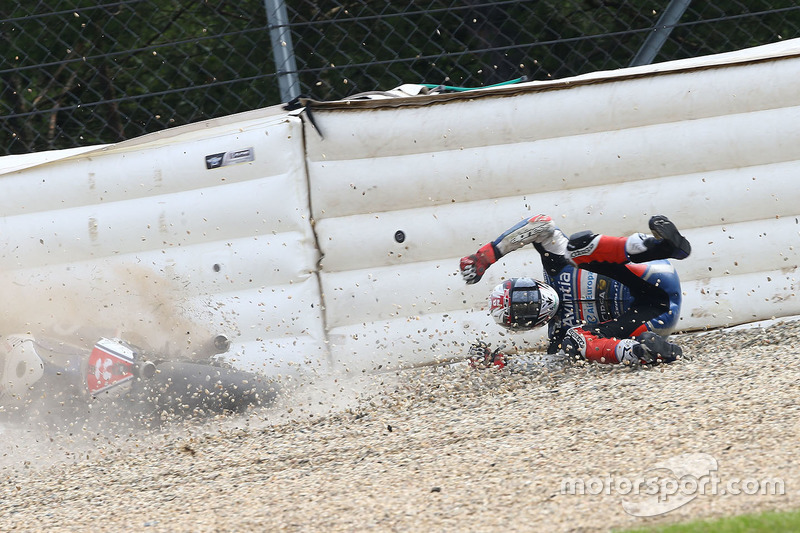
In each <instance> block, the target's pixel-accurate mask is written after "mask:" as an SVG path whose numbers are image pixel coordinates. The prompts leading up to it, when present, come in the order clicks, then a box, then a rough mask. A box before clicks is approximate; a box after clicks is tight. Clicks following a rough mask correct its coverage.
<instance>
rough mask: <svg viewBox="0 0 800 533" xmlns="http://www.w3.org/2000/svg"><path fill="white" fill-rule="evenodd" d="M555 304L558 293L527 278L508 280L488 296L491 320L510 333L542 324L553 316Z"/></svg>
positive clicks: (557, 301)
mask: <svg viewBox="0 0 800 533" xmlns="http://www.w3.org/2000/svg"><path fill="white" fill-rule="evenodd" d="M558 304H559V300H558V293H557V292H556V290H555V289H554V288H553V287H551V286H550V285H547V284H546V283H542V282H541V281H536V280H535V279H531V278H511V279H508V280H506V281H504V282H503V283H501V284H500V285H498V286H497V287H495V288H494V290H492V294H491V295H489V309H490V313H491V315H492V318H494V321H495V322H497V323H498V324H500V325H501V326H503V327H504V328H506V329H510V330H513V331H524V330H528V329H534V328H538V327H539V326H542V325H544V324H546V323H547V322H549V321H550V319H551V318H553V317H554V316H555V314H556V311H558Z"/></svg>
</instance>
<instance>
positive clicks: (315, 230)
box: [0, 40, 800, 374]
mask: <svg viewBox="0 0 800 533" xmlns="http://www.w3.org/2000/svg"><path fill="white" fill-rule="evenodd" d="M798 79H800V40H793V41H787V42H784V43H779V44H776V45H769V46H765V47H759V48H754V49H750V50H744V51H741V52H736V53H731V54H723V55H718V56H709V57H706V58H699V59H692V60H684V61H676V62H671V63H664V64H658V65H652V66H646V67H636V68H630V69H623V70H619V71H614V72H601V73H595V74H592V75H586V76H580V77H576V78H571V79H568V80H559V81H552V82H531V83H526V84H519V85H514V86H507V87H503V88H500V89H487V90H475V91H469V92H466V93H458V94H445V95H428V96H415V97H398V98H391V99H386V100H364V101H361V100H351V101H344V102H324V103H320V102H307V105H308V107H307V109H306V110H305V112H292V113H289V112H285V111H282V110H281V109H280V108H270V109H265V110H259V111H254V112H252V113H246V114H242V115H236V116H232V117H227V118H225V119H219V120H214V121H208V122H204V123H199V124H195V125H191V126H187V127H182V128H175V129H173V130H167V131H165V132H161V133H158V134H153V135H149V136H145V137H142V138H139V139H135V140H132V141H128V142H123V143H120V144H117V145H113V146H104V147H93V149H91V150H77V151H69V152H67V151H65V152H64V153H63V156H62V155H59V154H60V153H58V152H57V153H47V154H32V155H30V156H12V157H8V158H3V159H4V160H5V161H4V160H3V159H0V168H5V169H6V170H5V173H4V174H3V175H2V179H0V187H2V191H0V192H2V198H3V200H2V201H3V202H4V207H5V209H4V212H3V214H4V217H3V222H2V227H1V228H0V229H1V230H2V233H0V235H2V239H3V249H2V258H3V267H4V270H5V283H6V291H5V292H6V294H8V295H10V297H11V298H10V301H13V302H14V305H11V306H8V305H7V306H6V309H5V312H4V313H5V314H4V317H3V318H4V321H5V322H4V323H5V324H8V326H4V327H6V329H8V328H9V327H12V328H14V327H15V328H23V329H25V330H28V331H32V332H33V333H36V331H37V330H41V331H46V330H56V329H57V330H60V331H83V329H85V328H86V327H89V326H91V327H98V328H100V327H105V328H115V329H117V330H120V331H126V332H132V333H133V334H134V335H139V336H142V337H144V338H146V339H148V342H150V343H151V344H152V343H154V342H157V343H163V344H165V345H168V347H169V349H171V350H178V351H189V352H191V351H192V350H195V349H197V347H198V346H199V345H202V344H203V342H204V340H203V339H207V338H208V337H209V336H211V335H213V334H216V333H224V334H226V335H229V336H230V337H231V338H232V340H233V347H232V352H231V356H230V357H231V359H232V360H233V361H234V362H235V363H237V364H239V365H242V366H247V367H249V368H253V367H255V368H257V369H260V370H261V371H263V372H265V373H267V374H273V373H277V372H285V371H287V370H288V369H291V368H293V367H294V368H296V367H301V368H307V367H312V368H314V369H322V370H323V371H325V370H326V369H328V368H331V367H332V365H333V366H335V367H342V366H346V367H348V369H349V368H353V369H366V368H369V369H373V368H377V367H391V366H396V365H414V364H422V363H428V362H432V361H437V360H442V359H448V358H451V357H458V356H463V355H464V354H465V352H466V347H465V345H468V344H469V343H470V342H472V341H474V340H476V339H478V338H482V339H484V340H487V341H491V342H492V343H493V344H498V343H501V342H506V343H508V342H511V341H514V342H516V343H518V344H519V343H522V344H525V343H529V344H532V345H536V344H537V343H538V342H539V341H540V340H541V335H542V332H541V331H540V332H536V333H531V334H524V335H514V336H510V335H506V336H502V335H501V330H500V329H499V328H498V327H496V326H495V325H494V324H493V323H491V321H490V319H489V318H488V315H487V310H486V298H487V296H488V293H489V291H490V290H491V288H492V287H493V286H494V285H495V284H496V283H498V282H499V281H500V280H502V279H503V278H506V277H512V276H519V275H533V276H539V275H540V274H541V263H540V261H539V258H538V254H536V252H535V251H534V250H533V249H530V250H520V251H518V252H515V253H513V254H510V255H508V256H506V257H504V258H503V259H501V261H500V262H499V263H498V264H496V265H494V266H493V267H492V268H490V269H489V271H488V272H487V274H486V276H485V277H484V279H483V280H482V281H481V282H480V283H478V284H476V285H472V286H466V285H465V284H464V283H463V281H462V280H461V279H460V276H458V274H457V266H458V259H459V258H460V257H461V256H463V255H467V254H469V253H472V252H474V251H475V250H477V249H478V247H480V246H481V245H482V244H485V243H486V242H489V241H490V240H492V239H494V238H495V237H497V236H498V235H499V234H500V233H501V232H502V231H503V230H505V229H506V228H508V227H510V226H511V225H513V224H514V223H516V222H517V221H519V220H521V219H522V218H524V217H527V216H531V215H533V214H536V213H547V214H549V215H551V216H553V217H554V218H555V219H556V221H557V223H558V224H559V226H560V227H561V228H562V229H563V230H564V231H565V232H566V233H568V234H570V233H574V232H577V231H580V230H583V229H592V230H594V231H597V232H602V233H610V234H619V235H628V234H631V233H634V232H637V231H646V230H647V220H648V219H649V217H650V216H651V215H653V214H657V213H663V214H666V215H668V216H669V217H670V218H672V219H673V220H675V221H676V223H677V224H678V225H679V227H680V228H681V229H682V230H684V232H685V234H686V235H687V237H688V238H689V239H690V241H691V242H692V244H693V254H692V256H691V257H690V258H689V259H687V260H685V261H678V262H676V267H677V269H678V272H679V274H680V276H681V279H682V281H683V288H684V308H683V312H682V316H681V320H680V327H681V328H682V329H686V330H695V329H702V328H713V327H719V326H724V325H731V324H739V323H745V322H752V321H757V320H762V319H768V318H772V317H782V316H788V315H795V314H800V299H798V297H797V295H796V294H795V285H796V276H797V266H798V263H800V251H799V250H798V246H799V245H800V238H799V237H798V236H799V235H800V233H799V232H800V224H799V223H798V217H800V208H799V207H798V206H799V205H800V187H799V186H798V185H796V179H797V178H796V176H797V175H798V174H800V92H798V91H797V89H796V80H798ZM309 110H310V111H311V117H313V119H314V123H315V125H312V124H311V122H310V120H309V112H308V111H309Z"/></svg>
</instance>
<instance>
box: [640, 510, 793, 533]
mask: <svg viewBox="0 0 800 533" xmlns="http://www.w3.org/2000/svg"><path fill="white" fill-rule="evenodd" d="M784 531H800V511H791V512H784V513H782V512H766V513H760V514H749V515H741V516H730V517H726V518H720V519H718V520H697V521H692V522H685V523H683V524H671V525H668V526H655V527H652V528H643V529H630V530H625V532H624V533H709V532H713V533H772V532H784Z"/></svg>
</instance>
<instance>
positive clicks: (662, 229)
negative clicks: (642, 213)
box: [648, 215, 692, 259]
mask: <svg viewBox="0 0 800 533" xmlns="http://www.w3.org/2000/svg"><path fill="white" fill-rule="evenodd" d="M648 225H649V226H650V231H652V232H653V236H654V237H655V238H656V239H659V240H661V241H662V242H666V243H668V244H669V245H670V246H671V247H672V253H671V254H670V257H672V258H674V259H686V258H687V257H689V254H690V253H692V245H691V244H689V241H688V240H686V237H684V236H683V235H681V234H680V232H679V231H678V228H676V227H675V224H673V223H672V221H671V220H670V219H668V218H667V217H665V216H664V215H655V216H653V217H651V218H650V222H649V224H648Z"/></svg>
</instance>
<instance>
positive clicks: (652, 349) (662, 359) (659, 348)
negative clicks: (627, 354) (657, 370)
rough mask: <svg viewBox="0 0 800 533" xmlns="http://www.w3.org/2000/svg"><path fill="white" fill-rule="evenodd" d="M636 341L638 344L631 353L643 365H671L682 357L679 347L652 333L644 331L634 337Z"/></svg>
mask: <svg viewBox="0 0 800 533" xmlns="http://www.w3.org/2000/svg"><path fill="white" fill-rule="evenodd" d="M636 341H637V343H638V344H636V345H634V346H633V348H632V351H633V354H634V355H635V356H636V357H638V358H639V360H640V361H641V362H642V363H643V364H648V365H656V364H658V363H672V362H673V361H675V360H676V359H678V358H679V357H681V356H683V350H682V349H681V347H680V346H678V345H677V344H673V343H671V342H668V341H667V340H666V339H665V338H664V337H662V336H661V335H658V334H657V333H653V332H652V331H645V332H644V333H642V334H641V335H639V336H638V337H636Z"/></svg>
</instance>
